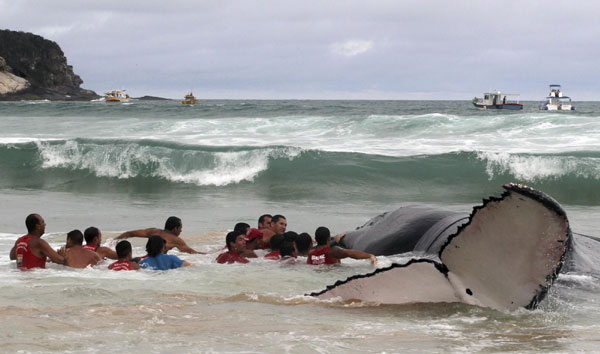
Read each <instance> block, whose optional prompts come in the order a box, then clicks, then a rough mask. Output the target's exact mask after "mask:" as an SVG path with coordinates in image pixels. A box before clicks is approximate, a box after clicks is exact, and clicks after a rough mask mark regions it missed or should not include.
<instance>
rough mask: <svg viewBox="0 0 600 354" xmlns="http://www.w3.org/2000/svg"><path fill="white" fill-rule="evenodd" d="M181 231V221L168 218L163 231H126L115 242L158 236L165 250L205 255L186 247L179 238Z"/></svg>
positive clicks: (150, 229) (154, 229)
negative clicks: (131, 238) (165, 244)
mask: <svg viewBox="0 0 600 354" xmlns="http://www.w3.org/2000/svg"><path fill="white" fill-rule="evenodd" d="M182 229H183V224H182V222H181V219H180V218H178V217H176V216H170V217H169V218H168V219H167V222H165V229H164V230H160V229H156V228H149V229H141V230H133V231H127V232H124V233H122V234H120V235H119V236H118V237H116V238H115V240H122V239H125V238H130V237H143V238H150V236H153V235H158V236H160V237H162V238H163V239H164V240H165V242H166V243H167V250H170V249H172V248H177V249H178V250H180V251H181V252H185V253H199V254H205V253H204V252H199V251H196V250H195V249H193V248H191V247H190V246H188V245H187V244H186V243H185V241H184V240H182V239H181V238H179V234H181V230H182Z"/></svg>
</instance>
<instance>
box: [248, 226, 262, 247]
mask: <svg viewBox="0 0 600 354" xmlns="http://www.w3.org/2000/svg"><path fill="white" fill-rule="evenodd" d="M262 238H263V233H262V231H260V230H259V229H254V228H252V229H249V230H248V233H247V234H246V248H248V249H251V250H255V249H257V248H259V247H260V245H261V244H262Z"/></svg>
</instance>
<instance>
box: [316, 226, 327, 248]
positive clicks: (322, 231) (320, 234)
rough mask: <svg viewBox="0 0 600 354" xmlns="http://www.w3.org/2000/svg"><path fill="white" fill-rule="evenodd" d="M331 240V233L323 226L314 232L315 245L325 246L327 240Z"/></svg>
mask: <svg viewBox="0 0 600 354" xmlns="http://www.w3.org/2000/svg"><path fill="white" fill-rule="evenodd" d="M330 238H331V233H330V232H329V229H328V228H326V227H325V226H320V227H318V228H317V231H315V240H316V241H317V245H319V246H323V245H326V244H327V240H329V239H330Z"/></svg>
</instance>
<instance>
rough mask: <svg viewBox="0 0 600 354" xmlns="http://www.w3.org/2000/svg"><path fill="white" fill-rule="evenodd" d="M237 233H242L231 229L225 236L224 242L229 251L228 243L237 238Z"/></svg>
mask: <svg viewBox="0 0 600 354" xmlns="http://www.w3.org/2000/svg"><path fill="white" fill-rule="evenodd" d="M239 235H243V233H241V232H239V231H235V230H233V231H231V232H230V233H228V234H227V236H225V244H227V249H228V250H230V251H231V246H230V245H229V244H230V243H232V242H233V243H235V240H237V238H238V236H239Z"/></svg>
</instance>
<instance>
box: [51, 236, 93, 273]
mask: <svg viewBox="0 0 600 354" xmlns="http://www.w3.org/2000/svg"><path fill="white" fill-rule="evenodd" d="M60 253H62V254H63V255H64V257H65V265H66V266H69V267H71V268H85V267H87V266H89V265H91V266H95V265H96V263H98V262H100V261H101V260H102V259H101V258H100V256H99V255H98V253H96V252H94V251H90V250H88V249H85V248H83V234H82V233H81V231H79V230H73V231H70V232H69V233H68V234H67V245H66V247H65V248H62V249H61V250H60Z"/></svg>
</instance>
